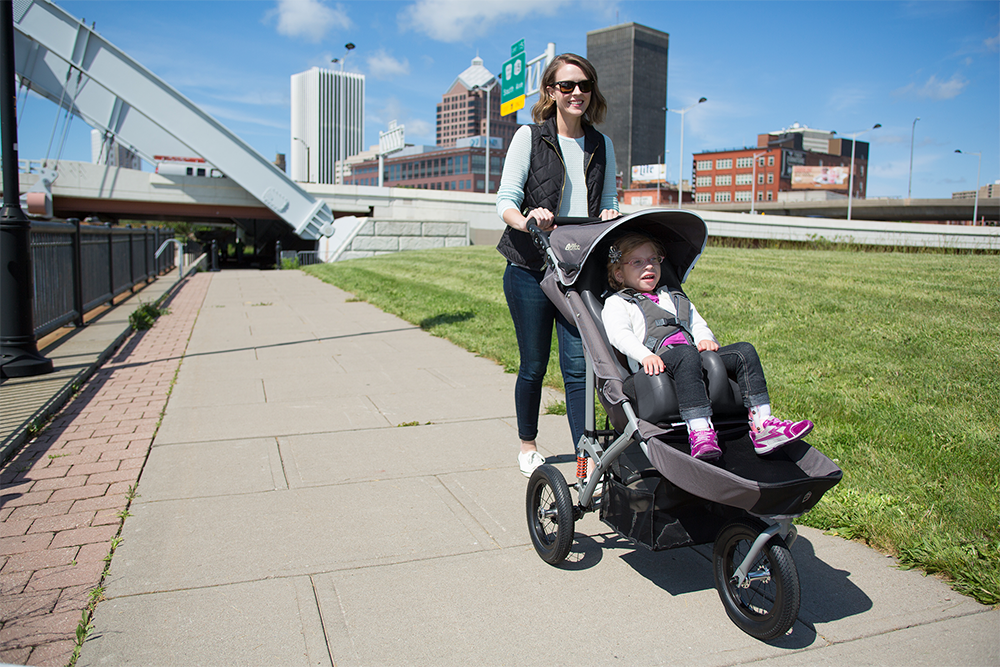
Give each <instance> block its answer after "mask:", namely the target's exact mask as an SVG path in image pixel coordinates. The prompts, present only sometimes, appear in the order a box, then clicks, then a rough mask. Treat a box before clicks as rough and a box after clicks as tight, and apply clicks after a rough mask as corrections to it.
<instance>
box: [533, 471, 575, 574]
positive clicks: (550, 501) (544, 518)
mask: <svg viewBox="0 0 1000 667" xmlns="http://www.w3.org/2000/svg"><path fill="white" fill-rule="evenodd" d="M525 506H526V509H527V514H528V532H529V533H530V534H531V542H532V544H534V545H535V551H537V552H538V555H539V556H540V557H541V559H542V560H544V561H545V562H546V563H548V564H550V565H558V564H559V563H561V562H563V561H564V560H565V559H566V556H568V555H569V549H570V547H571V546H572V545H573V524H574V523H575V521H574V517H573V499H572V497H571V496H570V493H569V487H568V486H567V485H566V479H565V478H564V477H563V475H562V473H561V472H559V470H557V469H556V468H555V467H554V466H551V465H542V466H539V467H538V468H536V469H535V472H533V473H532V474H531V479H529V480H528V494H527V498H526V499H525Z"/></svg>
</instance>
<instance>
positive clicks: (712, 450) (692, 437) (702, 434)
mask: <svg viewBox="0 0 1000 667" xmlns="http://www.w3.org/2000/svg"><path fill="white" fill-rule="evenodd" d="M688 443H689V444H690V445H691V456H693V457H695V458H696V459H701V460H702V461H713V460H715V459H717V458H719V457H720V456H722V450H721V449H719V439H718V436H716V435H715V431H713V430H712V429H705V430H703V431H691V432H690V433H688Z"/></svg>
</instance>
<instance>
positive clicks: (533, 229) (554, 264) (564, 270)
mask: <svg viewBox="0 0 1000 667" xmlns="http://www.w3.org/2000/svg"><path fill="white" fill-rule="evenodd" d="M594 220H595V218H555V219H554V220H553V224H554V225H556V226H558V223H559V221H562V222H563V224H574V223H575V224H580V223H583V222H593V221H594ZM597 220H600V218H597ZM526 228H527V230H528V233H529V234H531V238H532V240H533V241H534V242H535V245H536V246H537V247H538V249H539V250H541V251H542V254H543V255H545V263H546V264H548V265H549V266H550V267H551V268H553V269H554V270H556V271H557V272H559V273H560V274H563V275H566V274H569V273H576V272H577V271H579V270H580V265H579V264H574V263H572V262H563V261H560V259H559V258H558V257H556V254H555V252H554V251H553V250H552V244H551V243H549V234H548V232H546V231H545V230H543V229H542V228H541V227H539V226H538V225H537V224H535V219H534V218H532V217H531V216H530V215H529V216H528V219H527V221H526ZM550 231H551V230H550Z"/></svg>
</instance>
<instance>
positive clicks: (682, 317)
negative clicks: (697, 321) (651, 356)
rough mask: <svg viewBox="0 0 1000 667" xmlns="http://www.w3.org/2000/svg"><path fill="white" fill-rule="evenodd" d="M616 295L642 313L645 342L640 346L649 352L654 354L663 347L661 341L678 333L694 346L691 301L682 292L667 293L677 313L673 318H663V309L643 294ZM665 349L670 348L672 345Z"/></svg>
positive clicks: (635, 292)
mask: <svg viewBox="0 0 1000 667" xmlns="http://www.w3.org/2000/svg"><path fill="white" fill-rule="evenodd" d="M618 294H619V296H621V297H622V298H624V299H625V300H626V301H628V302H629V303H634V304H635V305H637V306H638V307H639V310H641V311H642V316H643V318H645V320H646V340H644V341H643V343H642V344H643V345H645V346H646V347H647V348H648V349H649V350H650V351H651V352H653V353H656V352H657V351H658V350H659V349H660V347H661V346H662V345H663V341H665V340H666V339H668V338H670V337H671V336H673V335H674V334H675V333H677V332H678V331H681V332H683V333H684V338H686V339H687V342H688V344H690V345H694V337H693V336H692V335H691V301H690V300H689V299H688V298H687V295H685V294H684V292H681V291H680V290H670V291H669V292H668V293H667V294H669V296H670V298H671V299H672V300H673V302H674V309H675V310H676V311H677V315H676V316H674V317H665V315H667V313H664V312H663V309H662V308H660V306H659V305H658V304H657V303H656V302H654V301H653V300H652V299H650V298H649V296H648V295H647V294H645V293H644V292H639V291H637V290H634V289H623V290H621V291H619V292H618ZM663 296H665V295H661V296H660V298H661V299H662V298H663ZM667 347H668V348H670V347H673V345H668V346H667Z"/></svg>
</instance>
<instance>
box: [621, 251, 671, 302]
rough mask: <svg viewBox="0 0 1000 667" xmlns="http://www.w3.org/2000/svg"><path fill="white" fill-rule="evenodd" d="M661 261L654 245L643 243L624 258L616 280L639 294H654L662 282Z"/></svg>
mask: <svg viewBox="0 0 1000 667" xmlns="http://www.w3.org/2000/svg"><path fill="white" fill-rule="evenodd" d="M659 259H660V255H659V252H657V250H656V247H655V246H653V244H652V243H643V244H642V245H641V246H639V247H638V248H635V249H634V250H632V252H630V253H628V254H627V255H625V256H624V257H622V261H621V264H620V268H618V269H615V278H617V279H618V282H620V283H621V284H623V285H625V287H631V288H632V289H634V290H637V291H639V292H652V291H654V290H655V289H656V284H657V283H658V282H660V262H659ZM632 262H635V263H636V266H633V265H632Z"/></svg>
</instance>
